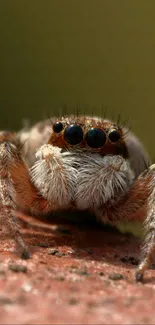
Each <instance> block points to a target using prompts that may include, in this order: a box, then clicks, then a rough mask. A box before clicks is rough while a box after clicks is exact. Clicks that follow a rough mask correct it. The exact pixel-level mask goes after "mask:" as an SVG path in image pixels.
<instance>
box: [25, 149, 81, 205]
mask: <svg viewBox="0 0 155 325" xmlns="http://www.w3.org/2000/svg"><path fill="white" fill-rule="evenodd" d="M36 158H37V161H36V163H35V164H34V166H33V167H32V168H31V176H32V180H33V182H34V184H35V186H36V188H37V189H38V191H39V192H40V193H41V195H42V196H43V197H44V198H45V199H47V201H48V202H50V203H51V204H52V205H53V208H54V207H55V208H56V209H58V208H60V207H61V208H65V207H68V206H69V205H70V204H71V201H72V199H73V195H74V190H75V186H76V183H77V170H76V168H75V167H74V166H73V165H74V159H73V156H72V154H71V153H69V152H63V153H62V152H61V149H60V148H58V147H53V146H51V145H50V144H45V145H43V146H41V148H39V149H38V151H37V153H36Z"/></svg>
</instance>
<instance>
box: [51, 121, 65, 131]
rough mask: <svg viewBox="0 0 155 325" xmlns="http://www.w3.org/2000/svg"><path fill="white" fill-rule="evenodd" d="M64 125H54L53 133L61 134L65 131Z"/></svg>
mask: <svg viewBox="0 0 155 325" xmlns="http://www.w3.org/2000/svg"><path fill="white" fill-rule="evenodd" d="M63 128H64V127H63V124H62V123H61V122H56V123H54V124H53V131H54V132H55V133H60V132H61V131H62V130H63Z"/></svg>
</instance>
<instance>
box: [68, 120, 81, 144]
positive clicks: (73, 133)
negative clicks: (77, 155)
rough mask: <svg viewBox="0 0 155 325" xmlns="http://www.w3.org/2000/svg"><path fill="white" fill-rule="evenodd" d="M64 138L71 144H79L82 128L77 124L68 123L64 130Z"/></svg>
mask: <svg viewBox="0 0 155 325" xmlns="http://www.w3.org/2000/svg"><path fill="white" fill-rule="evenodd" d="M64 139H65V141H66V142H68V143H69V144H71V145H76V144H79V143H80V142H81V141H82V140H83V130H82V128H81V126H80V125H78V124H71V125H69V126H68V127H67V128H66V129H65V131H64Z"/></svg>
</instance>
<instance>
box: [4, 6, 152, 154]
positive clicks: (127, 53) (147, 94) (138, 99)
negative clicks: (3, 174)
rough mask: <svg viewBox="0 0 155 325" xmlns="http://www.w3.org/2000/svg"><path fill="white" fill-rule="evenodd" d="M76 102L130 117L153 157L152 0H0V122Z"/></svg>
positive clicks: (35, 116)
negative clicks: (104, 108)
mask: <svg viewBox="0 0 155 325" xmlns="http://www.w3.org/2000/svg"><path fill="white" fill-rule="evenodd" d="M77 103H78V105H79V107H81V108H82V109H83V110H84V111H85V112H88V113H89V114H91V113H92V112H93V113H94V114H101V112H102V107H103V106H104V107H106V108H107V112H108V116H109V117H113V116H114V117H117V115H118V114H121V117H122V120H123V121H124V120H126V119H128V118H129V124H131V126H132V129H133V130H134V131H135V132H136V133H137V134H138V135H139V136H140V138H141V139H142V141H143V142H144V144H145V146H146V147H147V148H148V150H149V152H150V154H151V156H152V157H153V158H154V157H155V147H154V135H153V132H154V121H155V1H154V0H129V1H128V0H0V108H1V110H0V112H1V115H0V116H1V118H0V127H1V128H5V129H7V128H13V129H18V128H20V127H21V121H22V120H23V119H25V118H28V119H30V120H32V121H36V120H39V119H40V118H44V117H47V116H49V115H53V114H55V113H56V112H57V111H58V109H59V108H60V107H62V106H64V105H65V104H66V105H67V107H68V112H72V113H74V112H76V107H77Z"/></svg>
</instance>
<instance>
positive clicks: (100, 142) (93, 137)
mask: <svg viewBox="0 0 155 325" xmlns="http://www.w3.org/2000/svg"><path fill="white" fill-rule="evenodd" d="M85 140H86V142H87V145H88V146H89V147H91V148H101V147H103V146H104V144H105V143H106V134H105V132H104V131H103V130H101V129H98V128H92V129H90V130H89V131H88V132H87V134H86V136H85Z"/></svg>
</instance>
